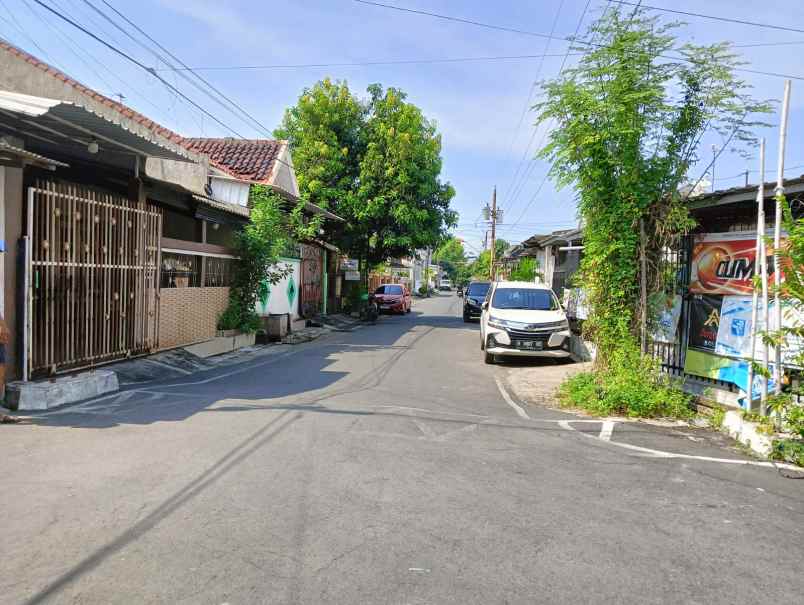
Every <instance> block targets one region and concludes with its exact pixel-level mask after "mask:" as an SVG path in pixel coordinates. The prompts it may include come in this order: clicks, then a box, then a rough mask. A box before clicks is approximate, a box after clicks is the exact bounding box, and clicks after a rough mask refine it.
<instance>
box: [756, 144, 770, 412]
mask: <svg viewBox="0 0 804 605" xmlns="http://www.w3.org/2000/svg"><path fill="white" fill-rule="evenodd" d="M757 206H758V208H759V209H758V211H757V216H758V219H757V238H758V239H759V242H760V244H759V253H760V254H759V257H758V258H757V261H758V262H759V267H760V275H761V276H762V319H763V323H764V325H765V330H766V331H767V329H768V255H767V254H766V253H765V139H764V138H763V139H762V141H761V142H760V145H759V187H757ZM762 366H763V368H764V370H765V372H764V373H763V375H762V392H761V394H760V409H759V412H760V414H764V413H765V408H766V406H767V403H768V376H767V372H768V345H767V343H765V342H764V339H763V344H762Z"/></svg>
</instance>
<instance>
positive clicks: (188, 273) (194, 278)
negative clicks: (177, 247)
mask: <svg viewBox="0 0 804 605" xmlns="http://www.w3.org/2000/svg"><path fill="white" fill-rule="evenodd" d="M200 285H201V257H200V256H193V255H191V254H176V253H175V252H163V253H162V279H161V287H162V288H198V287H199V286H200Z"/></svg>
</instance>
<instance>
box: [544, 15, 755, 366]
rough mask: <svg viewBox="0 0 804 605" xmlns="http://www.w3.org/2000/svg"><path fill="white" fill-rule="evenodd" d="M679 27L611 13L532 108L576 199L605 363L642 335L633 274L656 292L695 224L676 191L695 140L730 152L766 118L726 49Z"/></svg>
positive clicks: (593, 323) (558, 175) (593, 328)
mask: <svg viewBox="0 0 804 605" xmlns="http://www.w3.org/2000/svg"><path fill="white" fill-rule="evenodd" d="M676 27H678V24H675V23H671V24H661V23H660V22H659V21H658V20H657V19H656V18H654V17H651V16H650V15H649V14H648V13H646V12H645V11H640V10H637V11H628V12H627V13H622V12H621V11H620V10H617V9H615V8H612V9H611V10H609V11H607V12H606V14H605V16H604V17H602V18H601V19H600V20H598V21H597V22H596V23H595V24H593V25H592V27H591V29H590V31H589V33H588V34H587V36H586V39H595V40H597V44H596V45H595V46H594V47H592V48H584V49H583V50H584V51H585V54H584V56H583V58H582V59H581V60H580V61H579V64H578V65H577V67H575V68H573V69H568V70H566V71H565V72H564V73H563V74H562V75H561V76H560V77H558V78H557V79H555V80H552V81H549V82H547V83H545V84H544V85H543V87H544V92H545V95H546V97H545V101H544V102H543V103H541V104H540V105H538V106H537V107H536V109H537V111H538V116H539V118H538V119H539V121H540V122H542V123H550V124H552V125H553V128H552V130H551V132H550V138H549V143H548V144H547V146H546V147H545V148H544V149H543V150H542V151H541V157H543V158H545V159H548V160H550V161H551V162H552V176H553V177H554V178H555V180H556V181H557V183H558V184H559V185H560V186H571V187H573V188H574V189H575V192H576V194H577V197H578V208H579V213H580V215H581V218H582V222H583V225H584V231H583V236H584V257H583V261H582V265H581V275H582V283H583V285H584V287H585V289H586V293H587V300H588V302H589V304H590V306H591V309H592V314H591V318H590V320H589V321H588V322H587V324H586V326H585V328H590V335H591V336H592V337H593V338H594V340H595V341H596V343H597V345H598V362H599V363H602V364H604V365H605V363H606V360H607V359H609V357H610V354H611V353H612V351H613V350H614V349H615V348H617V347H621V346H625V345H627V344H628V343H635V342H636V338H637V335H638V334H639V333H640V332H641V331H644V322H643V321H642V320H641V318H642V317H643V316H642V314H641V309H642V308H643V307H641V306H640V305H641V304H642V302H643V301H644V300H646V297H645V296H644V295H643V294H642V292H641V288H640V284H641V278H644V281H645V282H646V283H647V284H648V287H649V288H650V289H651V290H659V289H661V288H662V283H661V282H662V276H663V275H664V274H665V270H664V267H663V264H662V253H663V251H664V250H665V249H666V248H667V247H668V246H670V245H671V244H672V242H673V240H674V239H675V238H676V237H677V236H678V235H679V234H681V233H683V232H685V231H686V230H688V229H689V228H690V227H691V225H692V222H691V221H690V219H689V217H688V213H687V208H686V204H685V202H686V200H685V197H684V196H683V195H680V194H679V192H678V187H679V184H680V183H681V182H682V181H683V179H684V178H685V177H686V176H687V173H688V171H689V170H690V167H691V166H693V165H694V164H695V163H696V161H697V150H698V146H699V143H700V139H701V137H702V136H704V135H705V134H706V133H707V132H717V133H720V134H721V135H722V136H723V138H724V140H726V141H728V143H727V144H732V143H733V144H737V143H743V144H746V143H748V144H750V143H753V142H754V137H753V135H752V134H751V129H752V127H754V126H756V125H757V122H755V121H752V115H755V114H757V113H763V112H766V111H768V110H769V108H768V105H767V104H766V103H761V102H756V101H754V100H753V99H752V98H751V97H750V95H749V94H748V86H747V84H746V83H745V82H743V81H742V80H740V79H738V78H737V77H736V76H735V68H736V67H737V66H738V65H739V63H738V61H737V58H736V56H735V55H734V54H733V53H732V52H731V51H730V49H729V47H728V45H726V44H715V45H712V46H693V45H681V44H679V43H678V42H677V40H676V37H675V36H674V35H673V31H674V29H675V28H676ZM643 229H644V233H645V235H644V237H643V236H641V235H640V232H641V230H643ZM642 250H644V252H645V256H646V263H645V264H646V267H647V270H646V271H645V272H644V275H643V274H640V257H641V255H640V252H641V251H642Z"/></svg>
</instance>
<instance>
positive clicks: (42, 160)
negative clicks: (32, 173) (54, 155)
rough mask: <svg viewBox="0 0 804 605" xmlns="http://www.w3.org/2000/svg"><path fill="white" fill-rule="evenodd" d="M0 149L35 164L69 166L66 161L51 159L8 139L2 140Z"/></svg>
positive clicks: (54, 166)
mask: <svg viewBox="0 0 804 605" xmlns="http://www.w3.org/2000/svg"><path fill="white" fill-rule="evenodd" d="M0 151H6V152H9V153H12V154H14V155H16V156H18V157H20V158H22V159H23V160H26V161H28V162H31V163H33V164H40V165H45V166H48V167H53V168H56V167H60V168H67V167H68V166H69V164H65V163H64V162H59V161H58V160H51V159H50V158H46V157H45V156H43V155H39V154H38V153H34V152H32V151H28V150H26V149H22V148H21V147H15V146H14V145H10V144H9V143H7V142H6V141H0Z"/></svg>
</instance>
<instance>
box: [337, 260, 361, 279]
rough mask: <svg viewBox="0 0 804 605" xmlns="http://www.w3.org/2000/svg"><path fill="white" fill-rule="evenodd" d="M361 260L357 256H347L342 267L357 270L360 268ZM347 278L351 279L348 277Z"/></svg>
mask: <svg viewBox="0 0 804 605" xmlns="http://www.w3.org/2000/svg"><path fill="white" fill-rule="evenodd" d="M359 265H360V261H358V260H357V259H356V258H347V259H344V260H343V261H341V268H342V269H343V270H344V271H357V270H358V269H359V268H360V266H359ZM346 279H349V278H348V277H347V278H346Z"/></svg>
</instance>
